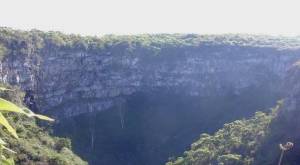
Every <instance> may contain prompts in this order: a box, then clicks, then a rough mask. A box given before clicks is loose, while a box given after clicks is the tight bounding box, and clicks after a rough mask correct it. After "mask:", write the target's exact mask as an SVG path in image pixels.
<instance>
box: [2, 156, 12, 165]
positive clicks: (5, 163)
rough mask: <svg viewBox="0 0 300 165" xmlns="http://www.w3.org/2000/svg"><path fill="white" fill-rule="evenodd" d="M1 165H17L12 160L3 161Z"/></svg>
mask: <svg viewBox="0 0 300 165" xmlns="http://www.w3.org/2000/svg"><path fill="white" fill-rule="evenodd" d="M1 165H15V162H14V160H13V159H12V158H9V159H3V160H1Z"/></svg>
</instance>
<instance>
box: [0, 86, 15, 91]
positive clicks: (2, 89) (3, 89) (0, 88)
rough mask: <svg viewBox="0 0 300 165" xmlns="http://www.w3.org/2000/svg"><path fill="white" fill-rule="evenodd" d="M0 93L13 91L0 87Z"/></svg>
mask: <svg viewBox="0 0 300 165" xmlns="http://www.w3.org/2000/svg"><path fill="white" fill-rule="evenodd" d="M0 91H13V90H12V89H7V88H5V87H0Z"/></svg>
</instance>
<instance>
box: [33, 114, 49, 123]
mask: <svg viewBox="0 0 300 165" xmlns="http://www.w3.org/2000/svg"><path fill="white" fill-rule="evenodd" d="M33 116H34V117H37V118H39V119H41V120H47V121H51V122H53V121H54V119H52V118H50V117H47V116H44V115H39V114H34V115H33Z"/></svg>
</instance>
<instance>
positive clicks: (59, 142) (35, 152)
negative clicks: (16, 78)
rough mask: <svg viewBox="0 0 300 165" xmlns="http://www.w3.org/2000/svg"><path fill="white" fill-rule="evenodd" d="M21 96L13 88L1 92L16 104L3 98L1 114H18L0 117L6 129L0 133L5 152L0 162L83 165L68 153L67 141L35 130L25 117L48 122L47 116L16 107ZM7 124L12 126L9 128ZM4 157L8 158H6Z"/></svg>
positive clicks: (30, 164) (68, 141) (68, 142)
mask: <svg viewBox="0 0 300 165" xmlns="http://www.w3.org/2000/svg"><path fill="white" fill-rule="evenodd" d="M1 89H2V88H1ZM3 89H4V88H3ZM23 96H24V94H23V93H22V92H20V91H19V90H17V89H14V90H5V91H4V92H2V93H1V97H3V98H6V99H8V100H11V101H14V102H15V103H16V104H18V105H19V106H16V105H14V104H12V103H10V102H8V101H5V100H4V99H1V100H0V109H1V110H2V111H1V112H2V113H3V112H5V111H11V112H18V113H19V114H15V113H5V114H4V115H5V117H4V116H3V115H1V114H0V117H1V116H2V117H1V118H0V124H2V125H4V127H5V128H6V130H7V131H0V137H1V139H2V140H0V142H1V144H0V149H1V150H2V149H6V150H5V152H1V153H3V155H2V156H5V157H3V158H2V161H5V162H6V163H7V164H8V163H10V164H8V165H11V164H13V161H12V160H13V159H14V160H15V162H16V164H20V165H23V164H24V165H25V164H26V165H36V164H51V165H71V164H72V165H73V164H74V165H84V164H86V163H85V162H84V161H82V160H81V159H80V158H79V157H77V156H75V155H74V154H73V153H72V151H71V143H70V140H69V139H65V138H57V137H51V136H50V135H49V133H48V131H47V129H45V128H42V127H39V126H38V125H37V124H36V122H35V120H34V119H33V118H28V117H30V116H32V117H33V116H36V117H38V118H41V119H46V120H51V119H50V118H48V117H45V116H42V115H36V114H34V113H32V112H29V110H27V109H25V110H24V109H21V108H19V107H21V106H22V104H21V103H22V97H23ZM3 110H4V111H3ZM24 114H25V115H24ZM6 119H7V120H6ZM9 123H10V124H11V125H12V126H10V124H9ZM12 136H13V137H15V138H13V137H12ZM4 145H5V147H4ZM6 147H7V148H6ZM8 148H10V149H8ZM1 150H0V151H1ZM11 152H14V153H15V154H11ZM7 157H11V158H9V159H7ZM12 158H13V159H12Z"/></svg>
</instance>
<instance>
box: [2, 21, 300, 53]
mask: <svg viewBox="0 0 300 165" xmlns="http://www.w3.org/2000/svg"><path fill="white" fill-rule="evenodd" d="M299 43H300V39H299V38H296V37H280V38H278V37H273V36H261V35H259V36H258V35H246V34H244V35H234V34H226V35H197V34H155V35H151V34H142V35H122V36H116V35H105V36H102V37H95V36H86V37H82V36H79V35H74V34H71V35H66V34H63V33H61V32H56V31H50V32H42V31H39V30H31V31H20V30H13V29H11V28H4V27H2V28H1V27H0V56H3V54H11V55H17V54H18V55H30V54H32V53H37V52H40V51H43V50H44V51H45V50H46V51H47V49H44V48H51V50H53V51H55V50H58V49H60V50H73V51H75V50H81V51H86V52H93V53H96V54H97V53H101V52H102V51H105V50H108V49H110V50H113V51H118V50H120V49H123V50H124V51H123V52H125V53H128V54H130V53H131V52H132V51H133V50H140V49H143V50H144V53H145V54H152V55H155V54H158V53H159V52H161V50H162V49H164V48H179V47H181V48H183V47H194V48H196V47H199V46H203V45H209V46H213V45H228V46H234V45H235V46H242V47H247V46H252V47H267V48H270V47H275V48H280V49H286V48H298V47H300V44H299ZM5 50H10V52H9V53H3V52H5ZM147 52H148V53H147ZM149 52H151V53H149Z"/></svg>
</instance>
